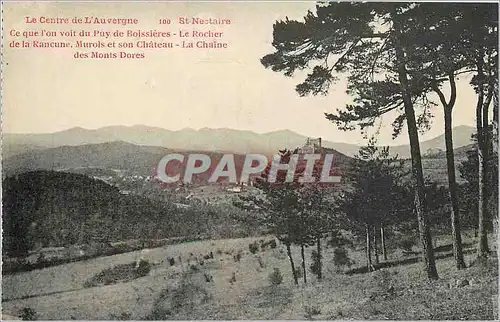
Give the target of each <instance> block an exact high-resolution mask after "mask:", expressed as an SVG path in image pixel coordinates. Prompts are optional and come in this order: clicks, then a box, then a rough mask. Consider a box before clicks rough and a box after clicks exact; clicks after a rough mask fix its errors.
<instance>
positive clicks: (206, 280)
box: [203, 273, 214, 283]
mask: <svg viewBox="0 0 500 322" xmlns="http://www.w3.org/2000/svg"><path fill="white" fill-rule="evenodd" d="M203 276H204V277H205V282H207V283H210V282H213V281H214V277H213V276H212V275H210V274H208V273H203Z"/></svg>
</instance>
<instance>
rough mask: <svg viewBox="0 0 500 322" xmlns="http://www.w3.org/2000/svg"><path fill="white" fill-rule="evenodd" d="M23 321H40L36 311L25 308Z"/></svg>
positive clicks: (22, 311)
mask: <svg viewBox="0 0 500 322" xmlns="http://www.w3.org/2000/svg"><path fill="white" fill-rule="evenodd" d="M21 319H22V320H23V321H35V320H38V316H37V313H36V311H35V310H34V309H32V308H31V307H25V308H23V309H22V310H21Z"/></svg>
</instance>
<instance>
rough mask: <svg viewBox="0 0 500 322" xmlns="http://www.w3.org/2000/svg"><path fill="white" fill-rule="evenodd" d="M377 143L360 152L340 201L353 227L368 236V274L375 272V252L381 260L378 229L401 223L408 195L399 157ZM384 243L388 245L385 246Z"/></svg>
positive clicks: (354, 161) (352, 166)
mask: <svg viewBox="0 0 500 322" xmlns="http://www.w3.org/2000/svg"><path fill="white" fill-rule="evenodd" d="M375 142H376V141H375V139H374V138H372V139H370V140H369V142H368V145H367V146H365V147H362V148H360V150H359V153H358V155H357V156H356V157H355V158H354V160H353V162H352V164H351V166H350V168H349V169H348V171H347V172H346V174H345V178H346V181H347V182H346V185H345V186H346V188H345V190H344V191H343V198H342V199H341V200H342V201H341V209H342V210H343V211H344V212H345V214H346V216H347V218H348V219H349V220H350V222H351V223H352V228H353V229H354V230H358V231H360V230H364V233H365V235H366V261H367V267H368V270H369V271H371V270H373V269H374V266H373V264H372V250H374V251H375V256H376V257H377V256H378V252H377V248H376V245H373V244H372V242H373V241H376V232H377V230H376V229H374V228H375V227H381V226H384V227H387V226H389V225H392V224H394V223H395V222H396V221H397V220H401V219H402V218H404V216H401V215H400V214H401V213H404V212H408V211H411V209H402V208H401V205H402V204H405V203H404V201H406V200H407V194H405V190H404V188H403V186H402V185H401V179H402V178H403V176H404V175H405V174H406V173H405V172H404V171H403V163H402V162H399V161H398V158H397V157H389V149H388V148H382V149H380V148H378V147H376V146H375ZM384 243H385V242H384ZM374 246H375V247H374Z"/></svg>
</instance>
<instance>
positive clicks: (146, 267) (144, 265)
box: [135, 259, 151, 277]
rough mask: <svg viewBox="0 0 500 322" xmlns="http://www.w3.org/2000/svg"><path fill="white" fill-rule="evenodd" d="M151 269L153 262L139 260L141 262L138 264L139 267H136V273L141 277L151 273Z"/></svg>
mask: <svg viewBox="0 0 500 322" xmlns="http://www.w3.org/2000/svg"><path fill="white" fill-rule="evenodd" d="M150 271H151V264H150V263H149V262H148V261H147V260H144V259H141V260H139V263H138V264H137V267H136V269H135V272H136V274H137V275H138V276H139V277H142V276H146V275H148V274H149V272H150Z"/></svg>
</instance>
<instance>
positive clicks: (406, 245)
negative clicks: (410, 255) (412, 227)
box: [399, 238, 415, 252]
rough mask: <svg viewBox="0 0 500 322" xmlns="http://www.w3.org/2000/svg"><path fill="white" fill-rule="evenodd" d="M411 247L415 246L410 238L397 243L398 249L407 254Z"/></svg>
mask: <svg viewBox="0 0 500 322" xmlns="http://www.w3.org/2000/svg"><path fill="white" fill-rule="evenodd" d="M413 246H415V240H414V239H412V238H405V239H403V240H401V241H400V242H399V247H401V249H403V250H404V251H407V252H411V251H412V249H413Z"/></svg>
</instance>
